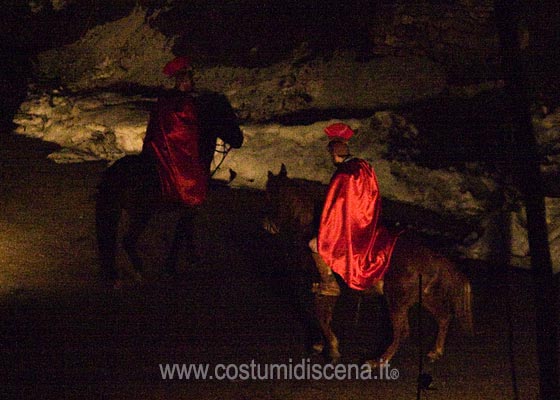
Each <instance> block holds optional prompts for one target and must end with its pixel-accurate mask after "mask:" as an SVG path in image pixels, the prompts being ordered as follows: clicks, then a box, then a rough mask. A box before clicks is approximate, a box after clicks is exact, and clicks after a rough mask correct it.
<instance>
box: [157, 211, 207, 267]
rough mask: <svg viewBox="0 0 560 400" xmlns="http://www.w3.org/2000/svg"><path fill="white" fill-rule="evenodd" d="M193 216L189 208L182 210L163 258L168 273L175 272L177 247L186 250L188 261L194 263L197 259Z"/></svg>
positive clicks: (177, 254)
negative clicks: (167, 250)
mask: <svg viewBox="0 0 560 400" xmlns="http://www.w3.org/2000/svg"><path fill="white" fill-rule="evenodd" d="M194 217H195V215H194V210H192V209H190V208H185V209H184V210H182V215H181V217H180V218H179V221H178V222H177V225H176V227H175V233H174V235H173V241H172V242H171V248H170V249H169V253H168V255H167V259H166V260H165V271H166V272H167V273H169V274H172V275H174V274H176V273H177V260H178V256H179V249H181V247H184V248H185V249H187V250H188V253H187V262H188V263H191V264H195V263H197V262H198V261H199V259H198V256H197V254H196V251H195V249H194V234H193V223H194Z"/></svg>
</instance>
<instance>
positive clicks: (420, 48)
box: [14, 0, 560, 266]
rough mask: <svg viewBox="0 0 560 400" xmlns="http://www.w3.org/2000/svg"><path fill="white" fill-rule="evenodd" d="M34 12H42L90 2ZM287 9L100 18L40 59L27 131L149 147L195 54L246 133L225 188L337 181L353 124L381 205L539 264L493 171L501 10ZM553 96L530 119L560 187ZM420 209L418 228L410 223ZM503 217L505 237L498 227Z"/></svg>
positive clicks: (224, 7)
mask: <svg viewBox="0 0 560 400" xmlns="http://www.w3.org/2000/svg"><path fill="white" fill-rule="evenodd" d="M31 3H34V9H33V10H34V11H33V12H34V13H35V14H36V15H37V16H39V17H40V16H41V14H42V13H45V12H47V11H48V12H49V13H51V14H52V15H56V14H57V13H64V12H66V14H64V15H68V10H71V9H72V7H78V8H79V7H85V6H86V3H87V2H83V1H80V0H73V1H71V0H68V1H57V2H55V1H52V2H48V1H35V2H31ZM31 3H30V4H31ZM101 4H104V2H101ZM280 4H281V3H280V2H276V1H261V2H254V1H239V2H224V1H210V2H198V1H191V2H178V1H144V2H123V3H122V4H120V8H119V13H123V14H125V15H122V17H120V18H115V17H114V16H113V17H111V18H109V17H107V16H108V15H110V13H108V12H101V11H99V10H97V11H95V12H93V11H92V13H91V14H90V15H94V17H92V18H93V20H95V21H97V22H98V23H99V24H97V25H95V26H91V28H90V29H87V30H85V31H84V32H83V34H82V35H80V37H79V38H77V39H76V40H75V41H72V42H70V43H67V44H64V45H63V46H57V47H54V48H52V49H48V50H45V51H41V52H39V53H38V54H37V56H36V58H35V60H34V64H33V71H34V72H33V79H32V81H31V85H30V86H29V91H28V96H27V99H26V101H25V102H24V103H23V104H21V107H20V110H19V112H18V114H17V115H16V117H15V118H14V122H15V123H16V124H17V125H18V128H17V132H18V133H21V134H26V135H30V136H34V137H39V138H41V139H43V140H48V141H53V142H56V143H59V144H60V145H61V146H62V149H61V151H59V152H57V153H55V154H53V155H51V158H52V159H53V160H55V161H57V162H76V161H85V160H94V159H107V160H114V159H117V158H119V157H121V156H123V155H124V154H128V153H134V152H137V151H139V150H140V147H141V143H142V137H143V135H144V132H145V126H146V122H147V118H148V110H149V109H150V105H151V104H152V103H153V101H154V99H155V96H156V95H157V91H158V89H159V88H161V87H165V86H169V84H170V82H169V81H167V80H166V79H165V77H164V76H163V75H162V74H161V68H162V66H163V65H164V64H165V62H166V61H168V60H169V59H170V58H172V57H173V55H174V54H189V55H191V56H193V58H194V59H195V62H196V65H197V71H196V81H197V85H198V87H199V88H200V89H201V90H211V91H218V92H221V93H224V94H225V95H226V96H227V98H228V99H229V100H230V102H231V104H232V106H233V107H234V109H235V110H236V112H237V113H238V116H239V118H240V121H241V124H242V129H243V131H244V133H245V136H246V143H245V145H244V147H243V148H242V149H240V150H237V151H235V152H232V153H231V154H230V155H229V156H228V158H227V159H226V161H225V163H224V165H223V167H222V168H221V170H220V172H219V173H218V175H217V177H218V178H224V179H225V178H227V176H228V175H229V172H228V170H229V169H231V170H234V171H235V172H236V173H237V178H236V179H235V180H234V182H233V183H232V184H233V185H234V186H238V187H251V188H258V189H262V188H263V186H264V182H265V179H266V173H267V171H268V170H273V171H276V170H277V169H278V168H279V165H280V163H285V164H286V165H287V167H288V171H289V174H290V175H291V176H294V177H300V178H305V179H311V180H315V181H321V182H323V183H326V182H328V179H329V177H330V174H331V173H332V167H331V166H330V165H329V162H328V160H327V159H326V158H325V155H324V145H325V143H324V142H325V139H324V137H323V134H322V128H323V127H324V126H326V124H328V123H330V122H332V121H335V120H344V121H346V122H348V123H349V124H350V125H351V126H352V127H353V128H355V129H356V130H357V132H358V134H357V135H356V137H355V139H353V143H351V145H352V149H353V150H354V152H355V153H356V155H358V156H361V157H364V158H366V159H368V160H370V161H372V163H373V164H374V166H375V168H376V171H377V173H378V177H379V182H380V185H381V188H382V190H383V195H384V197H385V198H386V199H387V201H388V202H392V204H396V205H397V207H393V206H391V207H389V209H392V210H393V212H395V213H396V214H398V215H399V218H404V219H405V221H404V222H405V223H415V224H416V225H417V226H422V227H423V229H424V230H425V231H429V232H428V233H430V234H433V235H434V237H435V236H443V237H445V236H446V235H447V236H449V237H450V238H451V240H452V241H453V251H455V252H456V253H457V254H459V255H462V256H465V257H471V258H482V259H491V258H492V257H493V256H494V254H493V253H494V247H495V246H494V243H495V240H496V237H502V236H503V232H501V231H502V230H504V229H505V230H507V231H509V232H510V233H511V236H512V248H511V255H512V258H511V262H512V263H514V264H519V265H525V266H526V265H528V245H527V239H526V232H525V228H524V225H525V220H524V213H523V210H522V208H520V207H519V202H516V201H510V202H508V203H507V204H506V203H504V201H503V196H502V187H501V186H500V185H499V184H498V182H501V180H500V179H499V177H500V176H499V172H500V171H497V170H496V168H495V166H493V165H492V159H494V158H495V156H496V155H497V153H496V154H494V153H492V152H493V151H496V152H499V150H500V149H499V147H500V146H499V137H497V136H496V135H497V132H499V131H500V129H502V127H504V126H506V125H507V123H508V118H507V115H506V114H505V111H504V110H503V108H502V104H501V101H502V100H503V93H502V92H501V87H502V82H501V80H500V78H501V76H500V71H499V46H498V45H499V43H498V40H497V35H496V31H495V28H494V21H493V14H492V11H493V10H492V5H491V4H492V2H489V1H467V0H465V1H425V2H410V1H391V2H389V1H352V2H348V3H344V4H338V5H330V4H329V5H324V4H323V3H321V4H319V3H318V2H312V1H305V0H303V1H299V2H295V1H288V2H282V5H280ZM102 7H103V6H102ZM105 7H109V6H107V5H105ZM45 10H46V11H45ZM124 11H126V13H125V12H124ZM82 12H83V10H82ZM61 15H62V14H61ZM103 15H105V16H106V17H105V18H104V20H103ZM288 28H289V29H288ZM521 33H522V38H524V41H523V42H522V45H523V46H524V51H525V53H524V54H526V55H527V56H529V55H530V54H531V52H536V50H535V49H534V46H536V44H538V43H541V42H542V39H533V40H532V41H531V40H529V39H530V38H533V37H535V36H537V37H538V32H537V31H536V30H535V29H534V28H533V27H532V20H531V19H530V18H528V19H527V23H526V24H525V25H523V28H522V32H521ZM536 76H537V75H535V79H534V80H535V81H536V80H537V79H536ZM539 82H541V83H543V82H544V81H542V80H539ZM537 92H538V93H543V92H544V91H543V88H542V86H541V87H539V88H537V87H536V86H535V89H534V93H533V94H535V93H537ZM550 93H554V91H553V90H550ZM551 97H552V96H550V95H549V96H541V97H539V101H540V103H537V102H536V101H535V103H534V104H535V106H534V110H533V111H534V120H535V126H536V128H537V134H538V137H539V141H540V145H541V151H542V153H543V157H544V158H545V159H546V160H547V161H548V163H547V166H546V168H547V170H546V171H547V172H548V173H549V176H550V177H551V181H553V180H554V179H555V177H556V176H557V168H556V165H558V162H557V161H558V160H557V159H556V158H557V147H558V145H557V143H558V136H559V135H558V134H559V132H558V129H559V128H558V125H559V124H558V120H559V118H560V117H559V114H558V113H556V112H555V110H554V107H553V106H552V105H551V104H549V103H546V104H545V103H543V101H549V99H550V98H551ZM534 98H535V99H536V96H535V97H534ZM543 99H546V100H543ZM436 161H437V162H436ZM552 186H553V185H552ZM506 192H507V190H506ZM511 204H513V205H511ZM547 209H548V213H549V220H550V239H551V243H552V247H553V255H554V258H555V264H556V265H557V266H560V262H559V261H560V238H559V236H560V224H557V223H556V222H555V221H556V220H557V219H556V218H555V216H556V215H557V214H558V213H559V212H560V211H559V210H560V203H559V202H557V201H556V199H553V198H550V199H548V200H547ZM396 210H400V211H396ZM403 210H404V211H403ZM408 211H410V213H409V212H408ZM412 214H415V215H420V217H416V220H415V221H412V220H413V219H414V218H413V217H410V219H411V221H406V219H407V216H408V215H412ZM426 215H430V216H431V217H429V218H428V217H426ZM504 215H505V216H506V219H507V220H508V221H509V222H508V224H507V225H508V226H506V227H504V226H503V223H501V224H500V225H498V224H497V222H496V221H498V220H500V221H502V220H503V219H504V218H503V217H504ZM433 221H439V222H433ZM450 221H452V223H450ZM451 225H453V226H454V228H455V229H453V228H452V227H451Z"/></svg>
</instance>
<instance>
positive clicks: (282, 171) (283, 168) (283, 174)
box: [278, 163, 288, 178]
mask: <svg viewBox="0 0 560 400" xmlns="http://www.w3.org/2000/svg"><path fill="white" fill-rule="evenodd" d="M278 176H280V177H282V178H285V177H287V176H288V171H287V170H286V165H284V163H282V166H281V167H280V174H278Z"/></svg>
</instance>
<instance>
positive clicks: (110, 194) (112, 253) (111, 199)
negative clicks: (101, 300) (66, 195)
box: [95, 162, 121, 279]
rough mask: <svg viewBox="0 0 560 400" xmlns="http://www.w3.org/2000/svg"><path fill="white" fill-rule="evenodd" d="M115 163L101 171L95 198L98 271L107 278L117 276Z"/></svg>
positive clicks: (117, 208) (117, 182)
mask: <svg viewBox="0 0 560 400" xmlns="http://www.w3.org/2000/svg"><path fill="white" fill-rule="evenodd" d="M117 163H118V162H117ZM117 163H115V164H113V165H112V166H111V167H109V168H108V169H107V170H106V171H105V172H104V173H103V176H102V178H101V182H100V183H99V185H98V187H97V189H98V191H97V195H96V199H95V228H96V235H97V250H98V256H99V264H100V272H101V275H102V277H103V278H107V279H116V278H117V269H116V266H115V262H116V254H117V236H118V227H119V220H120V216H121V207H120V201H119V200H120V193H119V187H120V182H119V174H118V169H119V168H118V164H117Z"/></svg>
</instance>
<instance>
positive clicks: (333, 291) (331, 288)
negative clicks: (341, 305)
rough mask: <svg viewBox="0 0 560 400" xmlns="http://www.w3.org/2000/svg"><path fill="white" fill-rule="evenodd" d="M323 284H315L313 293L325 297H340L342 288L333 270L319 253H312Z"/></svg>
mask: <svg viewBox="0 0 560 400" xmlns="http://www.w3.org/2000/svg"><path fill="white" fill-rule="evenodd" d="M311 254H312V256H313V260H314V261H315V265H316V267H317V270H318V271H319V276H320V278H321V282H318V283H315V284H313V288H312V292H313V293H316V294H321V295H323V296H340V286H338V282H337V281H336V278H335V276H334V274H333V272H332V270H331V268H330V267H329V266H328V265H327V263H325V261H324V260H323V258H322V257H321V256H320V255H319V253H311Z"/></svg>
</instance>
